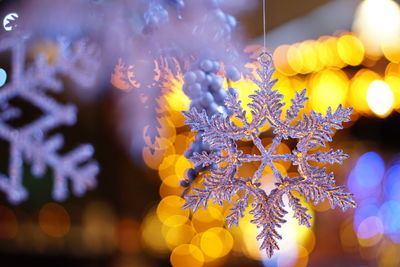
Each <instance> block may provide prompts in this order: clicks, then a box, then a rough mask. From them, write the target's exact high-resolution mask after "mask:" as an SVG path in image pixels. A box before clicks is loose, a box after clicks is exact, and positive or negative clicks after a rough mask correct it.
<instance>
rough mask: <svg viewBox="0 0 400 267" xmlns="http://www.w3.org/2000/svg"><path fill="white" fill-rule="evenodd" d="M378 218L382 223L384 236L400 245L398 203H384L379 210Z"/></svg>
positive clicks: (399, 211) (399, 212)
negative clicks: (386, 235)
mask: <svg viewBox="0 0 400 267" xmlns="http://www.w3.org/2000/svg"><path fill="white" fill-rule="evenodd" d="M379 217H380V218H381V220H382V222H383V227H384V231H385V234H388V235H389V236H390V238H391V239H392V241H394V242H396V243H400V203H399V202H397V201H393V200H390V201H386V202H385V203H384V204H383V205H382V206H381V208H380V209H379Z"/></svg>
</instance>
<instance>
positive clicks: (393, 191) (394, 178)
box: [384, 165, 400, 202]
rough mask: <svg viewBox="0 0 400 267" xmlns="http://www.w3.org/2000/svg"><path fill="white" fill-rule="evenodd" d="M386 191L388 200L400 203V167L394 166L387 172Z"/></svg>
mask: <svg viewBox="0 0 400 267" xmlns="http://www.w3.org/2000/svg"><path fill="white" fill-rule="evenodd" d="M384 191H385V197H386V198H387V199H389V200H396V201H399V202H400V165H394V166H392V167H390V169H389V170H388V171H387V174H386V179H385V185H384Z"/></svg>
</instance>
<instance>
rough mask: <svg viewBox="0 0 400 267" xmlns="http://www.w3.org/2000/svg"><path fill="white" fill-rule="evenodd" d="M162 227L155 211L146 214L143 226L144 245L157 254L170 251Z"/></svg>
mask: <svg viewBox="0 0 400 267" xmlns="http://www.w3.org/2000/svg"><path fill="white" fill-rule="evenodd" d="M162 227H163V225H162V223H161V222H160V220H159V219H158V218H157V216H156V214H154V213H153V212H149V213H148V214H147V215H146V217H145V218H144V219H143V222H142V226H141V234H142V235H141V237H142V244H143V246H144V247H145V248H147V249H148V250H150V251H151V252H155V253H157V254H165V253H167V252H168V251H169V250H168V247H167V244H166V242H165V240H164V238H163V235H162V231H161V229H162Z"/></svg>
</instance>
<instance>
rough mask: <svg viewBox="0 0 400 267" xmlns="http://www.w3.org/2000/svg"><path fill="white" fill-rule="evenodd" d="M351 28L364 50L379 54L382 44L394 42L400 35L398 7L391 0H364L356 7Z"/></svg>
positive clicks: (399, 11) (399, 12)
mask: <svg viewBox="0 0 400 267" xmlns="http://www.w3.org/2000/svg"><path fill="white" fill-rule="evenodd" d="M353 30H354V32H356V33H357V35H358V36H359V37H360V39H361V40H362V41H363V43H364V44H365V45H366V50H367V51H368V52H369V53H370V54H372V55H378V54H380V48H381V46H382V45H383V44H386V43H388V42H389V43H392V42H394V40H393V38H397V36H399V35H400V8H399V5H398V4H397V3H396V2H394V1H392V0H365V1H363V2H362V3H361V4H360V6H359V7H358V9H357V12H356V15H355V20H354V24H353Z"/></svg>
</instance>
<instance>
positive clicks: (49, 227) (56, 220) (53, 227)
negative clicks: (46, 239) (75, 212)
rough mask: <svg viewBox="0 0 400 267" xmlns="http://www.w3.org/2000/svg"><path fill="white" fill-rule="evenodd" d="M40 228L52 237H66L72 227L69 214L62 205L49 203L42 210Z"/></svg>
mask: <svg viewBox="0 0 400 267" xmlns="http://www.w3.org/2000/svg"><path fill="white" fill-rule="evenodd" d="M39 226H40V228H41V229H42V231H43V232H44V233H45V234H47V235H49V236H51V237H58V238H60V237H64V236H65V235H66V234H68V232H69V229H70V227H71V222H70V218H69V214H68V212H67V211H66V210H65V209H64V207H62V206H61V205H59V204H56V203H47V204H45V205H44V206H43V207H42V208H41V209H40V212H39Z"/></svg>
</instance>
